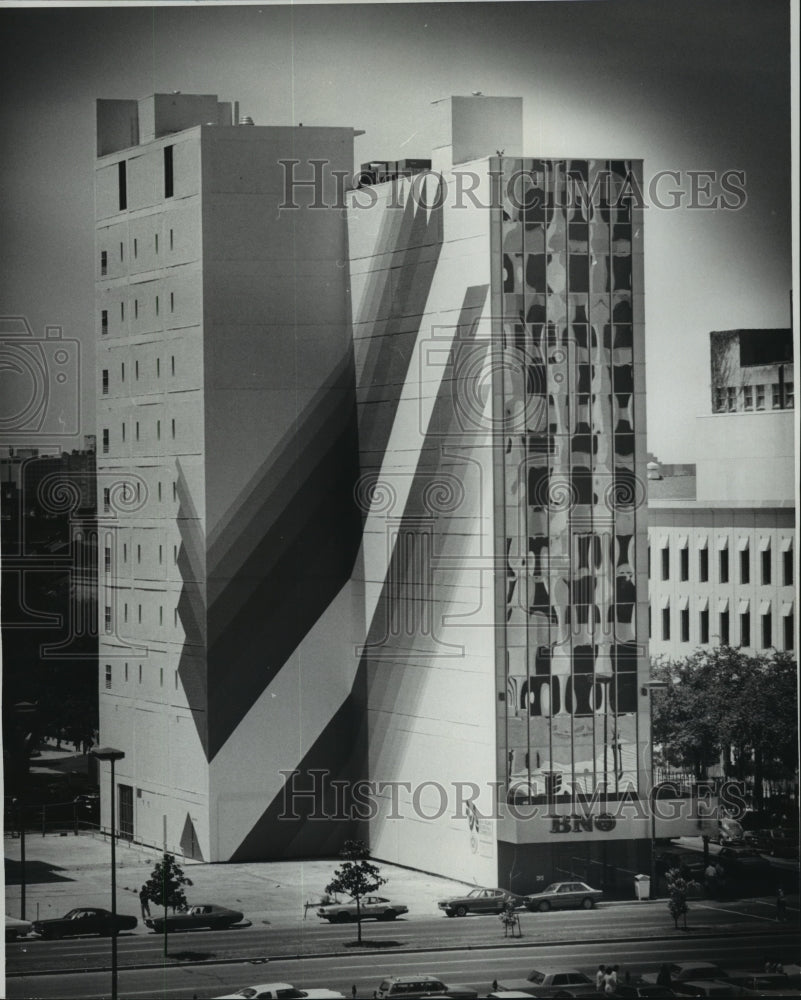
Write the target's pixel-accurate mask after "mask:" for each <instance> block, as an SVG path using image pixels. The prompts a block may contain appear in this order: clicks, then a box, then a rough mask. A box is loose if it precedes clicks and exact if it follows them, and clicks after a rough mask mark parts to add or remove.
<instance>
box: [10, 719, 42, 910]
mask: <svg viewBox="0 0 801 1000" xmlns="http://www.w3.org/2000/svg"><path fill="white" fill-rule="evenodd" d="M37 711H38V709H37V707H36V705H34V704H32V703H31V702H29V701H19V702H17V704H16V705H15V706H14V715H15V716H16V720H17V729H16V733H15V737H16V738H17V739H18V745H17V747H16V749H17V752H18V753H19V754H20V759H21V761H23V763H22V764H21V765H20V766H21V774H17V775H16V777H17V779H18V781H19V785H20V792H19V795H18V796H17V801H16V806H17V823H18V826H19V867H20V892H19V908H20V914H19V915H20V919H21V920H25V908H26V894H27V872H26V870H25V820H26V818H27V812H28V810H27V808H26V800H25V796H26V795H27V786H28V763H29V754H30V752H31V750H32V749H33V735H32V733H30V732H29V729H30V727H31V726H33V725H34V719H35V716H36V714H37Z"/></svg>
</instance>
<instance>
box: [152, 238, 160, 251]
mask: <svg viewBox="0 0 801 1000" xmlns="http://www.w3.org/2000/svg"><path fill="white" fill-rule="evenodd" d="M153 243H154V245H155V247H156V253H158V252H159V234H158V233H156V234H155V235H154V237H153Z"/></svg>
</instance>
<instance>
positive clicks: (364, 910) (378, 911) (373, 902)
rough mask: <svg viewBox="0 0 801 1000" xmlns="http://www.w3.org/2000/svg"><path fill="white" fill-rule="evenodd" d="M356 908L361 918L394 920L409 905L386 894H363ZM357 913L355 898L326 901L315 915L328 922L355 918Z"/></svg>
mask: <svg viewBox="0 0 801 1000" xmlns="http://www.w3.org/2000/svg"><path fill="white" fill-rule="evenodd" d="M358 910H359V911H360V913H361V918H362V920H366V919H367V918H368V917H372V918H374V919H375V920H394V919H395V917H400V916H402V915H403V914H404V913H408V912H409V907H408V906H406V905H405V904H404V903H393V902H392V900H391V899H387V898H386V896H365V897H364V899H363V900H362V901H361V903H360V904H359V907H358ZM356 915H357V907H356V900H355V899H352V900H348V901H347V902H345V903H327V904H326V905H325V906H321V907H320V908H319V909H318V910H317V916H318V917H321V918H322V919H323V920H327V921H328V922H329V923H330V924H333V923H347V922H348V921H350V920H355V919H356Z"/></svg>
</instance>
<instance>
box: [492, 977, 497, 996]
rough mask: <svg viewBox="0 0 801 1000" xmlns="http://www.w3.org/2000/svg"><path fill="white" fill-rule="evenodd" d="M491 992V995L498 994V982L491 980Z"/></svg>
mask: <svg viewBox="0 0 801 1000" xmlns="http://www.w3.org/2000/svg"><path fill="white" fill-rule="evenodd" d="M492 992H493V993H497V992H498V980H497V979H493V980H492Z"/></svg>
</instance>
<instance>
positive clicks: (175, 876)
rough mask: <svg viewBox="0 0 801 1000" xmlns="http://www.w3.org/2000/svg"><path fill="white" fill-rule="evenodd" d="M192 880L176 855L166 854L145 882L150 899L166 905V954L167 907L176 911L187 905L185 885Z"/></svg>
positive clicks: (159, 904) (165, 951)
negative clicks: (176, 858)
mask: <svg viewBox="0 0 801 1000" xmlns="http://www.w3.org/2000/svg"><path fill="white" fill-rule="evenodd" d="M191 884H192V880H191V879H190V878H187V877H186V875H184V870H183V868H181V866H180V865H178V864H176V863H175V855H173V854H167V853H165V854H164V857H163V858H162V859H161V861H159V863H158V864H157V865H156V867H155V868H154V869H153V872H152V873H151V875H150V878H149V879H148V881H147V882H145V890H146V892H147V895H148V899H149V900H150V901H151V902H152V903H154V904H156V905H158V906H163V907H164V954H165V955H166V954H167V908H168V907H172V912H173V913H175V911H176V909H177V908H178V907H179V906H186V894H185V893H184V888H183V887H184V886H185V885H191Z"/></svg>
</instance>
